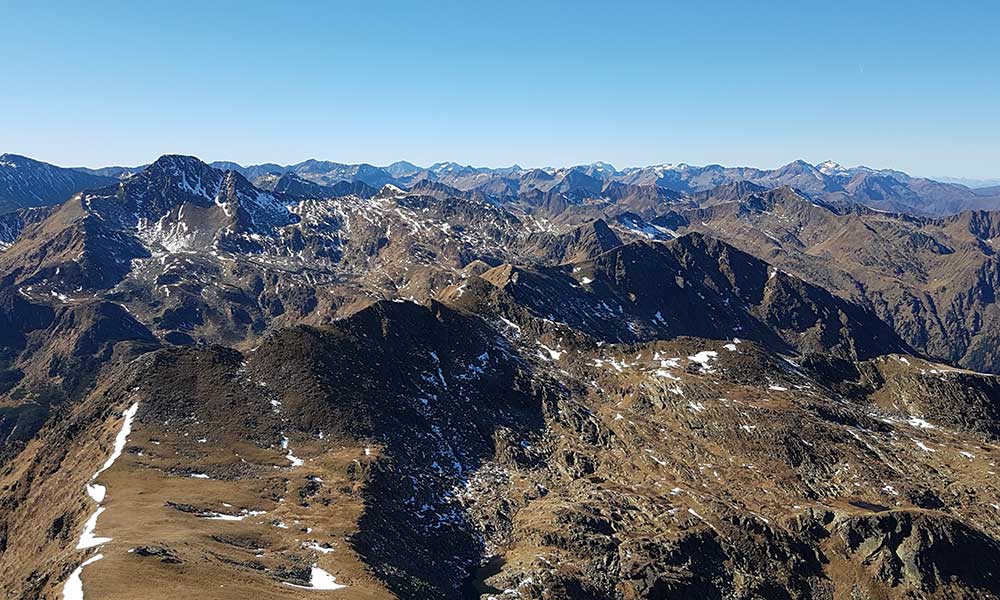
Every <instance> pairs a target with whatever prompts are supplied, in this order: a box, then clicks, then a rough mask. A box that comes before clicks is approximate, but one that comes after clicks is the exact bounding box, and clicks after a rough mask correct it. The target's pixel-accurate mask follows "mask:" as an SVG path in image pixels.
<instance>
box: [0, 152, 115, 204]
mask: <svg viewBox="0 0 1000 600" xmlns="http://www.w3.org/2000/svg"><path fill="white" fill-rule="evenodd" d="M113 181H114V179H112V178H111V177H105V176H102V175H97V174H90V173H83V172H80V171H77V170H75V169H63V168H60V167H56V166H54V165H50V164H47V163H43V162H39V161H37V160H32V159H30V158H27V157H24V156H18V155H16V154H0V215H2V214H3V213H8V212H11V211H15V210H18V209H22V208H31V207H36V206H51V205H53V204H59V203H61V202H62V201H64V200H65V199H66V198H68V197H69V196H70V195H72V194H75V193H76V192H79V191H80V190H84V189H87V188H93V187H99V186H102V185H107V184H109V183H111V182H113Z"/></svg>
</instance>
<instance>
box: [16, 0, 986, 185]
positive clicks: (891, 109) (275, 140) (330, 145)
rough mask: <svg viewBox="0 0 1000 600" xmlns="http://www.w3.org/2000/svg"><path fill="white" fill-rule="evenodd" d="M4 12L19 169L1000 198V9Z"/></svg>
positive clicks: (285, 7)
mask: <svg viewBox="0 0 1000 600" xmlns="http://www.w3.org/2000/svg"><path fill="white" fill-rule="evenodd" d="M765 4H766V6H764V5H765ZM0 13H2V14H3V21H4V26H3V35H0V56H3V57H4V59H3V61H2V67H0V152H12V153H17V154H24V155H27V156H31V157H33V158H37V159H40V160H45V161H47V162H52V163H55V164H60V165H65V166H90V167H98V166H107V165H128V166H132V165H137V164H143V163H147V162H149V161H151V160H154V159H155V158H156V157H157V156H159V155H162V154H166V153H183V154H193V155H196V156H198V157H200V158H202V159H204V160H210V161H211V160H233V161H236V162H239V163H242V164H253V163H261V162H276V163H281V164H289V163H294V162H298V161H301V160H304V159H307V158H319V159H325V160H334V161H338V162H350V163H355V162H368V163H372V164H379V165H384V164H388V163H390V162H393V161H396V160H409V161H411V162H414V163H417V164H420V165H429V164H431V163H434V162H438V161H446V160H452V161H456V162H460V163H462V164H473V165H483V166H505V165H510V164H513V163H518V164H520V165H522V166H550V165H553V166H555V165H572V164H583V163H590V162H594V161H598V160H601V161H606V162H610V163H612V164H614V165H615V166H617V167H619V168H621V167H625V166H634V165H635V166H638V165H650V164H663V163H678V162H686V163H689V164H698V165H700V164H710V163H719V164H724V165H752V166H757V167H764V168H773V167H777V166H779V165H782V164H785V163H788V162H790V161H792V160H794V159H799V158H801V159H804V160H807V161H809V162H812V163H817V162H820V161H823V160H826V159H833V160H836V161H838V162H840V163H842V164H844V165H845V166H853V165H856V164H864V165H868V166H872V167H877V168H890V167H891V168H897V169H900V170H904V171H907V172H909V173H911V174H914V175H924V176H954V177H970V178H1000V2H995V1H981V2H962V1H961V0H955V1H951V2H940V1H936V2H923V1H921V0H912V1H909V2H894V1H883V2H869V3H860V2H858V3H854V2H823V3H814V2H787V3H785V2H768V3H757V2H725V1H717V2H665V1H662V2H649V3H646V2H587V1H576V2H565V3H561V2H560V3H555V2H553V3H550V2H544V1H542V0H536V1H534V2H518V1H508V2H481V3H480V2H434V1H427V2H379V1H377V0H369V1H367V2H333V1H330V2H315V3H313V2H304V1H303V2H274V1H257V0H246V1H244V2H186V1H181V0H172V1H169V2H167V1H153V2H103V1H100V0H95V1H90V2H86V3H84V2H72V3H70V2H65V3H62V2H55V1H54V2H23V1H20V0H0Z"/></svg>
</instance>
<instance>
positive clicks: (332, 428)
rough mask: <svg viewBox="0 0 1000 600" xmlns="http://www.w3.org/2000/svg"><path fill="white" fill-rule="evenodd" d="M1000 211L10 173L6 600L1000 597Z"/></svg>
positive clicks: (782, 181)
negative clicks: (999, 295)
mask: <svg viewBox="0 0 1000 600" xmlns="http://www.w3.org/2000/svg"><path fill="white" fill-rule="evenodd" d="M998 209H1000V198H998V197H997V196H996V195H995V193H994V191H989V190H987V191H973V190H971V189H969V188H966V187H964V186H961V185H958V184H952V183H940V182H937V181H932V180H929V179H922V178H916V177H910V176H908V175H906V174H904V173H901V172H899V171H892V170H874V169H869V168H865V167H857V168H845V167H842V166H840V165H839V164H837V163H834V162H832V161H828V162H825V163H821V164H819V165H810V164H808V163H805V162H803V161H796V162H794V163H791V164H789V165H786V166H784V167H781V168H778V169H773V170H762V169H753V168H728V167H721V166H718V165H710V166H706V167H693V166H689V165H684V164H680V165H660V166H650V167H641V168H628V169H623V170H618V169H617V168H615V167H613V166H611V165H609V164H607V163H595V164H592V165H583V166H576V167H567V168H550V169H529V168H522V167H519V166H514V167H509V168H505V169H487V168H479V167H471V166H463V165H459V164H456V163H438V164H435V165H433V166H431V167H426V168H425V167H420V166H417V165H414V164H411V163H407V162H397V163H393V164H392V165H389V166H386V167H378V166H373V165H367V164H355V165H352V164H342V163H335V162H329V161H320V160H310V161H306V162H303V163H299V164H295V165H286V166H281V165H277V164H273V163H268V164H263V165H255V166H241V165H238V164H236V163H231V162H219V163H212V164H207V163H205V162H203V161H201V160H199V159H198V158H194V157H190V156H180V155H167V156H163V157H161V158H160V159H158V160H156V161H155V162H153V163H152V164H149V165H146V166H143V167H135V168H108V169H102V170H97V171H84V170H81V169H75V170H74V169H62V168H59V167H54V166H52V165H48V164H46V163H42V162H39V161H34V160H31V159H27V158H24V157H20V156H16V155H9V154H5V155H2V156H0V567H2V568H0V590H3V594H2V595H3V597H4V598H10V599H12V600H13V599H19V600H34V599H53V600H55V599H67V600H79V599H82V598H87V599H100V600H135V599H149V600H158V599H163V600H167V599H178V598H199V599H219V600H223V599H234V600H244V599H246V598H261V599H274V600H277V599H305V598H345V599H388V598H402V599H410V598H414V599H424V598H427V599H432V598H433V599H439V598H442V599H471V598H475V599H480V600H486V599H490V598H492V599H510V600H513V599H517V598H521V599H550V600H570V599H593V600H637V599H671V600H673V599H678V600H679V599H689V598H706V599H720V600H721V599H738V600H757V599H776V600H793V599H794V600H807V599H818V600H895V599H899V600H903V599H905V600H913V599H922V598H931V599H954V598H961V599H990V598H1000V479H998V477H997V473H996V471H997V469H998V467H997V465H996V463H997V462H998V461H1000V379H998V377H997V374H998V373H1000V352H998V347H1000V308H998V305H997V298H996V295H997V290H998V289H1000V262H998V261H1000V259H998V254H997V253H998V251H1000V246H998V243H1000V212H997V210H998Z"/></svg>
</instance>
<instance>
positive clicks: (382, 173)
mask: <svg viewBox="0 0 1000 600" xmlns="http://www.w3.org/2000/svg"><path fill="white" fill-rule="evenodd" d="M211 166H212V167H213V168H216V169H219V170H222V171H227V170H231V171H235V172H237V173H239V174H241V175H242V176H243V177H245V178H246V179H247V180H249V181H251V182H252V183H254V184H255V185H257V186H258V187H261V188H264V189H270V190H275V191H286V190H288V189H293V190H295V193H298V194H303V193H306V192H305V190H307V189H308V190H309V191H308V194H309V195H313V196H316V197H323V196H338V195H345V194H358V195H362V196H364V195H368V196H372V195H374V193H375V191H377V190H378V189H380V188H381V187H383V186H385V185H393V186H396V187H399V188H400V189H404V190H411V189H422V190H425V191H428V192H432V193H434V194H437V195H442V194H444V195H452V196H456V197H457V196H463V195H464V196H467V197H472V196H476V197H479V198H483V199H487V200H489V201H493V202H499V203H514V204H531V205H534V206H547V207H549V208H550V210H549V211H548V212H549V213H550V215H549V216H552V215H554V214H555V213H558V212H560V211H561V209H562V207H563V206H564V205H567V204H572V205H580V204H586V203H593V202H599V203H600V202H605V203H606V202H617V201H618V200H620V199H621V198H623V197H626V196H643V197H645V198H647V201H648V202H650V203H655V202H659V201H664V200H667V201H674V200H676V199H677V198H678V197H679V196H692V195H694V194H697V193H699V192H704V191H707V190H710V189H712V188H716V187H718V186H720V185H725V184H729V183H736V182H749V183H753V184H756V185H760V186H763V187H765V188H774V187H779V186H789V187H792V188H794V189H796V190H797V191H799V192H800V193H802V194H804V195H807V196H808V197H810V198H812V199H814V200H816V201H820V202H824V203H827V204H841V203H848V204H850V203H854V204H862V205H865V206H868V207H871V208H875V209H878V210H887V211H892V212H903V213H907V214H914V215H927V216H944V215H950V214H957V213H960V212H962V211H966V210H993V209H997V208H1000V187H989V186H986V187H980V188H976V189H973V188H971V187H968V186H965V185H961V184H959V183H949V182H942V181H935V180H932V179H927V178H923V177H911V176H909V175H907V174H906V173H903V172H901V171H896V170H892V169H881V170H878V169H871V168H868V167H852V168H846V167H843V166H841V165H839V164H837V163H835V162H833V161H826V162H823V163H819V164H817V165H812V164H809V163H807V162H805V161H801V160H798V161H794V162H791V163H789V164H787V165H784V166H782V167H779V168H777V169H757V168H752V167H724V166H721V165H707V166H700V167H699V166H692V165H688V164H684V163H679V164H663V165H653V166H647V167H629V168H625V169H621V170H619V169H617V168H615V167H614V166H612V165H610V164H608V163H604V162H596V163H593V164H590V165H577V166H572V167H559V168H544V169H539V168H532V169H528V168H523V167H520V166H519V165H513V166H510V167H505V168H487V167H473V166H468V165H461V164H458V163H454V162H440V163H436V164H433V165H431V166H430V167H420V166H417V165H414V164H412V163H409V162H406V161H400V162H395V163H393V164H391V165H388V166H384V167H379V166H374V165H370V164H364V163H362V164H344V163H336V162H330V161H321V160H312V159H311V160H307V161H303V162H301V163H297V164H294V165H278V164H274V163H264V164H259V165H249V166H243V165H240V164H237V163H234V162H224V161H220V162H214V163H211ZM144 168H145V166H141V167H106V168H102V169H84V168H76V169H67V168H62V167H56V166H54V165H50V164H47V163H43V162H40V161H36V160H33V159H29V158H25V157H22V156H17V155H13V154H5V155H2V156H0V212H9V211H11V210H14V209H17V208H26V207H33V206H44V205H51V204H57V203H60V202H62V201H63V200H65V199H66V198H67V197H69V196H70V195H71V194H73V193H75V192H79V191H82V190H85V189H91V188H95V187H100V186H102V185H106V184H108V183H111V182H113V180H114V179H118V178H123V177H128V176H130V175H133V174H135V173H138V172H140V171H142V170H143V169H144ZM979 183H989V182H986V181H983V182H979Z"/></svg>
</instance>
